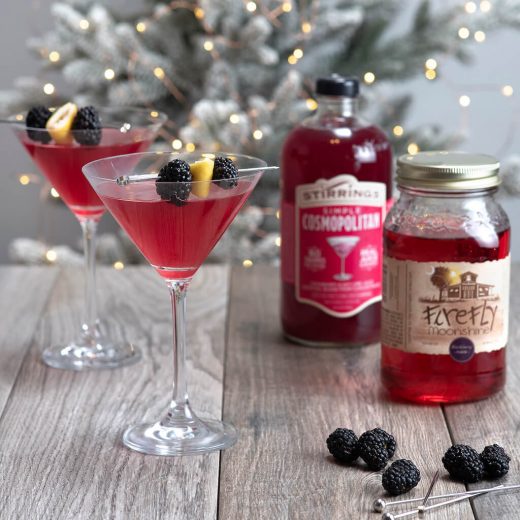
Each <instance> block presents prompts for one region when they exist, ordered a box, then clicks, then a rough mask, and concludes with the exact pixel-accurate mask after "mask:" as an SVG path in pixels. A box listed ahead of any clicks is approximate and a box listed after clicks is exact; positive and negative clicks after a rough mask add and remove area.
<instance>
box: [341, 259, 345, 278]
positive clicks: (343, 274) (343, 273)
mask: <svg viewBox="0 0 520 520" xmlns="http://www.w3.org/2000/svg"><path fill="white" fill-rule="evenodd" d="M345 258H346V257H345V255H341V256H340V259H341V274H342V276H345Z"/></svg>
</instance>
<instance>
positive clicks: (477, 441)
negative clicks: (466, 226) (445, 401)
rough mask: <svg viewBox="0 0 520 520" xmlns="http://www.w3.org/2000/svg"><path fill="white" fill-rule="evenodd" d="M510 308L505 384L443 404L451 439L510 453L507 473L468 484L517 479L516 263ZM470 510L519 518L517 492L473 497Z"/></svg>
mask: <svg viewBox="0 0 520 520" xmlns="http://www.w3.org/2000/svg"><path fill="white" fill-rule="evenodd" d="M511 275H512V276H511V308H510V309H511V310H510V320H511V321H510V327H509V343H508V347H507V348H508V352H507V363H508V373H507V384H506V388H505V390H504V391H503V392H501V393H500V394H497V395H496V396H493V397H491V398H489V399H486V400H484V401H479V402H476V403H467V404H461V405H456V406H446V418H447V420H448V423H449V425H450V430H451V433H452V436H453V441H454V442H457V443H463V444H469V445H471V446H473V447H474V448H475V449H476V450H477V451H479V452H480V451H481V450H482V449H483V448H484V446H487V445H489V444H494V443H497V444H500V445H501V446H503V447H504V448H506V451H507V452H508V453H509V455H510V456H511V459H512V460H511V464H510V470H509V474H508V475H507V476H505V477H504V478H503V479H500V480H499V481H491V482H485V483H484V484H482V483H480V484H476V485H472V486H471V487H472V488H476V487H482V486H483V485H485V486H486V487H487V486H492V485H495V484H497V485H498V484H502V483H510V484H518V483H520V398H519V395H520V351H519V347H520V316H519V310H520V265H518V264H517V265H514V266H513V270H512V273H511ZM473 502H474V505H473V507H474V510H475V513H476V516H477V518H479V519H480V520H487V519H495V518H500V519H502V518H504V519H506V518H507V519H509V518H511V519H513V518H520V492H518V491H516V492H513V493H507V494H505V493H504V494H502V495H488V496H482V497H479V498H476V499H475V500H474V501H473Z"/></svg>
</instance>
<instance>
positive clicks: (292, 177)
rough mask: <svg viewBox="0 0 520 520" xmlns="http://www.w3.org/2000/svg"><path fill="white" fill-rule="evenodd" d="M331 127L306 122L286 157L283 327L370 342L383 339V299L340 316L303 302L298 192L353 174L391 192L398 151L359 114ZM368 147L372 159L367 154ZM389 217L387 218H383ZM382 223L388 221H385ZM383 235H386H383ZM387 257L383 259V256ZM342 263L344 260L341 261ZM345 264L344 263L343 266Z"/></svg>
mask: <svg viewBox="0 0 520 520" xmlns="http://www.w3.org/2000/svg"><path fill="white" fill-rule="evenodd" d="M322 123H324V124H325V125H327V128H313V127H307V126H304V125H302V126H300V127H297V128H296V129H295V130H293V131H292V132H291V133H290V134H289V137H288V138H287V141H286V143H285V146H284V150H283V156H282V174H283V177H282V212H281V220H282V223H281V228H282V247H281V257H282V258H281V260H282V325H283V330H284V333H285V334H286V336H288V337H289V338H291V339H295V340H297V341H299V342H301V343H310V344H321V345H327V344H330V345H364V344H369V343H374V342H377V341H379V339H380V313H381V304H380V303H379V302H376V303H373V304H371V305H368V306H367V307H366V308H364V309H363V310H361V311H360V312H359V313H357V314H355V315H354V316H351V317H347V318H345V317H335V316H333V315H331V314H328V313H327V312H324V311H323V310H321V309H319V308H317V307H314V306H312V305H309V304H307V303H302V302H300V301H298V300H297V298H296V288H295V272H294V271H295V262H296V258H295V255H296V254H298V253H297V252H296V245H295V217H294V215H295V190H296V187H297V186H299V185H301V184H308V183H313V182H315V181H317V180H318V179H321V178H325V179H330V178H332V177H335V176H337V175H341V174H349V175H353V176H355V177H356V178H357V180H358V181H372V182H379V183H383V184H384V185H385V186H386V196H387V197H388V198H390V196H391V163H392V152H391V148H390V146H389V145H388V141H387V138H386V136H385V134H384V133H383V131H382V130H380V129H379V128H377V127H376V126H361V124H360V123H359V121H358V120H357V119H356V118H353V117H352V118H339V117H335V118H334V119H331V120H329V121H325V122H322ZM364 150H365V151H366V150H368V151H369V153H370V154H372V155H371V160H370V161H365V160H364V159H363V157H362V154H363V151H364ZM383 217H384V216H383ZM381 227H382V223H381ZM381 239H382V238H381ZM380 261H381V260H380ZM338 262H339V259H338ZM338 265H339V264H338Z"/></svg>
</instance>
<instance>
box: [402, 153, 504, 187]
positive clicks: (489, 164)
mask: <svg viewBox="0 0 520 520" xmlns="http://www.w3.org/2000/svg"><path fill="white" fill-rule="evenodd" d="M499 168H500V163H499V162H498V160H497V159H495V158H494V157H491V156H490V155H483V154H473V153H466V152H444V151H440V152H419V153H417V154H415V155H411V154H406V155H402V156H401V157H399V159H398V160H397V184H398V185H399V186H403V187H409V188H419V189H422V190H430V191H466V190H483V189H488V188H494V187H496V186H498V185H499V184H500V179H499V177H498V170H499Z"/></svg>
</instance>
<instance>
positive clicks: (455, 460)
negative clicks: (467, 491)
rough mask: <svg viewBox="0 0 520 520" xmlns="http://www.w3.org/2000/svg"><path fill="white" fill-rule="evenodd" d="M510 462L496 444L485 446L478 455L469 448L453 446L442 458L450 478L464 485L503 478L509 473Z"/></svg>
mask: <svg viewBox="0 0 520 520" xmlns="http://www.w3.org/2000/svg"><path fill="white" fill-rule="evenodd" d="M510 460H511V458H510V457H509V455H508V454H507V453H506V452H505V450H504V448H502V447H501V446H499V445H498V444H493V445H491V446H486V447H485V448H484V450H483V451H482V453H481V454H480V455H479V454H478V453H477V451H476V450H474V449H473V448H472V447H471V446H467V445H466V444H455V445H453V446H452V447H451V448H449V449H448V451H447V452H446V453H445V454H444V457H442V463H443V464H444V467H445V468H446V469H447V470H448V473H449V474H450V476H451V478H452V479H454V480H458V481H460V482H464V483H472V482H478V481H479V480H482V479H483V478H484V477H487V478H490V479H495V478H500V477H503V476H504V475H505V474H506V473H507V472H508V471H509V462H510Z"/></svg>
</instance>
